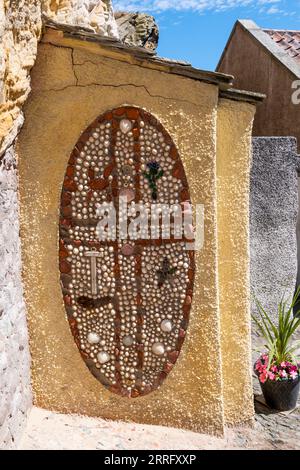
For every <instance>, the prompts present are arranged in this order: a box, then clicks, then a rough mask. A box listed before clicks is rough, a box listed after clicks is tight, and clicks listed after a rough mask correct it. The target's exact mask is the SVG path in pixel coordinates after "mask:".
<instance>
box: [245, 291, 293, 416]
mask: <svg viewBox="0 0 300 470" xmlns="http://www.w3.org/2000/svg"><path fill="white" fill-rule="evenodd" d="M299 296H300V288H298V289H297V292H296V294H295V295H294V297H293V300H292V303H291V304H290V305H288V303H287V301H286V300H284V298H283V299H282V300H281V301H280V303H279V306H278V323H277V324H275V323H274V322H273V321H272V320H271V318H270V316H269V315H268V313H267V312H266V311H265V309H264V308H263V307H262V305H261V303H260V302H259V301H258V300H257V299H255V302H256V306H257V314H256V315H253V316H252V317H253V320H254V322H255V324H256V325H257V327H258V329H259V331H260V333H261V335H262V336H263V338H264V339H265V340H266V344H265V347H266V351H265V353H264V354H261V356H260V357H259V359H258V360H257V361H256V362H255V365H254V370H255V373H256V375H257V376H258V379H259V382H260V386H261V389H262V392H263V395H264V398H265V400H266V403H267V405H269V406H270V407H271V408H273V409H275V410H280V411H288V410H292V409H294V408H295V407H296V406H297V400H298V397H299V391H300V363H299V361H297V359H296V357H295V356H294V353H295V351H296V350H297V349H298V348H299V347H300V341H293V335H294V334H295V332H296V331H297V330H298V328H299V326H300V318H297V316H294V315H293V309H294V307H295V305H296V303H297V302H298V300H299ZM298 313H299V312H298Z"/></svg>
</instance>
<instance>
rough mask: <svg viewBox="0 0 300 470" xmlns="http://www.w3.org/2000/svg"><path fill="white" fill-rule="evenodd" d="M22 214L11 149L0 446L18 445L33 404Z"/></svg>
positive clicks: (2, 275) (1, 246) (1, 185)
mask: <svg viewBox="0 0 300 470" xmlns="http://www.w3.org/2000/svg"><path fill="white" fill-rule="evenodd" d="M18 215H19V214H18V196H17V172H16V161H15V156H14V151H13V149H12V148H10V149H9V150H8V151H7V152H6V154H5V156H4V158H3V159H2V161H1V163H0V449H11V448H14V447H15V446H16V445H17V444H18V440H19V438H20V436H21V433H22V430H23V427H24V425H25V422H26V414H27V411H28V409H29V408H30V406H31V390H30V356H29V346H28V335H27V326H26V316H25V315H26V314H25V305H24V301H23V289H22V282H21V257H20V241H19V220H18Z"/></svg>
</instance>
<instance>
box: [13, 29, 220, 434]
mask: <svg viewBox="0 0 300 470" xmlns="http://www.w3.org/2000/svg"><path fill="white" fill-rule="evenodd" d="M49 34H50V33H49ZM47 40H48V41H50V40H51V44H49V43H47ZM55 44H56V45H57V46H59V47H55ZM106 54H108V52H107V51H106ZM112 54H113V57H112V58H109V57H105V55H103V54H102V53H101V47H100V46H99V45H98V44H93V43H88V42H86V41H79V40H75V39H72V40H71V39H62V38H61V36H60V35H59V33H56V32H55V31H53V30H52V31H51V35H50V36H47V35H46V36H45V37H44V39H43V43H41V44H40V46H39V54H38V59H37V63H36V65H35V67H34V69H33V74H32V88H33V91H32V94H31V96H30V98H29V100H28V101H27V103H26V108H25V116H26V120H25V125H24V127H23V129H22V132H21V134H20V138H19V144H18V154H19V158H20V192H21V210H22V213H21V219H22V247H23V263H24V280H25V291H26V301H27V306H28V320H29V327H30V335H31V353H32V359H33V366H32V380H33V389H34V396H35V403H36V404H37V405H39V406H42V407H46V408H50V409H55V410H59V411H63V412H77V413H85V414H88V415H93V416H102V417H105V418H112V419H123V420H126V421H127V420H131V421H137V422H144V423H156V424H158V423H160V424H164V425H168V426H182V427H187V428H191V429H194V430H198V431H206V432H214V433H222V432H223V425H224V422H223V407H222V379H221V356H220V330H219V317H218V315H219V313H218V288H217V244H216V230H217V226H216V170H215V165H216V163H215V161H216V146H215V135H216V108H217V102H218V87H217V86H213V85H208V84H205V83H201V82H197V81H194V80H190V79H186V78H183V77H178V76H175V75H170V74H168V73H165V72H160V71H157V70H153V69H146V68H143V67H141V66H140V65H138V64H137V65H135V64H134V63H128V62H127V59H126V57H127V56H126V55H123V56H121V57H120V56H118V55H117V54H116V53H112ZM49 57H51V61H50V60H49ZM72 57H73V60H72ZM129 60H130V61H131V59H128V61H129ZM54 75H55V76H54ZM122 104H130V105H135V106H138V107H143V108H146V109H147V110H148V111H149V112H151V113H152V114H153V115H155V116H156V117H157V118H158V119H159V120H160V122H161V123H162V125H163V126H165V128H166V129H167V130H168V132H169V133H170V135H171V137H172V138H173V139H174V142H175V143H176V145H177V147H178V149H179V152H180V155H181V158H182V160H183V163H184V165H185V170H186V173H187V177H188V180H189V185H190V190H191V194H192V200H193V202H195V203H196V202H197V203H204V204H205V210H206V225H205V231H206V233H205V246H204V249H203V250H202V251H201V252H199V253H197V265H198V269H197V275H196V281H195V289H194V293H195V297H194V303H193V309H192V313H191V321H190V326H189V330H188V334H187V339H186V341H185V343H184V346H183V351H182V353H181V355H180V357H179V360H178V362H177V364H176V367H175V368H174V370H173V371H172V373H170V374H169V376H168V378H167V379H166V381H165V382H164V384H163V386H162V387H161V388H160V389H159V390H157V391H155V392H153V393H151V394H149V395H147V396H145V397H142V398H138V399H131V400H128V399H124V398H122V397H119V396H118V395H115V394H112V393H111V392H109V391H107V390H106V389H105V388H104V387H103V386H102V385H101V384H100V383H99V382H98V381H97V380H96V379H95V378H94V377H93V376H92V375H91V374H90V372H89V370H88V369H87V368H86V366H85V364H84V362H83V361H82V359H81V357H80V354H79V352H78V349H77V347H76V345H75V343H74V341H73V338H72V336H71V333H70V330H69V327H68V323H67V319H66V313H65V309H64V306H63V299H62V295H61V287H60V283H59V269H58V222H59V206H60V195H61V188H62V183H63V177H64V174H65V171H66V166H67V162H68V159H69V156H70V153H71V151H72V149H73V147H74V145H75V144H76V142H77V140H78V137H79V135H80V134H81V133H82V132H83V130H84V129H85V128H86V127H87V126H88V125H89V124H90V123H91V122H92V121H93V120H94V119H95V118H96V117H97V116H98V115H100V114H102V113H103V112H105V111H106V110H109V109H112V108H115V107H118V106H121V105H122ZM33 129H34V134H33ZM45 129H47V132H45ZM199 136H201V138H199Z"/></svg>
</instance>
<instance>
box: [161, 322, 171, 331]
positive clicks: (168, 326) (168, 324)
mask: <svg viewBox="0 0 300 470" xmlns="http://www.w3.org/2000/svg"><path fill="white" fill-rule="evenodd" d="M160 327H161V329H162V331H164V332H165V333H170V332H171V331H172V328H173V324H172V322H171V321H170V320H163V321H162V322H161V324H160Z"/></svg>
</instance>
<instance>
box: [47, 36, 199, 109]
mask: <svg viewBox="0 0 300 470" xmlns="http://www.w3.org/2000/svg"><path fill="white" fill-rule="evenodd" d="M44 44H50V45H51V46H53V47H59V48H61V49H69V50H70V52H71V62H72V70H73V74H74V77H75V80H76V84H75V85H66V86H65V87H62V88H48V89H45V90H43V92H51V91H53V92H59V91H65V90H67V89H68V88H74V87H79V88H87V87H91V86H99V87H104V88H122V87H127V86H132V87H135V88H143V89H144V90H145V91H146V93H147V94H148V95H149V96H150V97H151V98H161V99H163V100H169V101H175V100H176V101H179V102H180V103H186V104H189V105H192V106H198V105H197V104H196V103H193V102H192V101H188V100H183V99H180V98H175V97H174V98H171V97H169V96H162V95H153V94H152V93H150V91H149V90H148V88H147V87H146V85H136V84H135V83H120V84H118V85H112V84H109V85H108V84H104V83H93V82H92V83H87V84H86V85H81V84H80V83H79V78H78V76H77V74H76V71H75V67H80V66H83V65H85V64H86V63H91V64H93V65H95V66H98V65H101V64H97V63H95V62H93V61H91V60H86V61H84V62H82V63H76V62H75V61H74V48H73V47H70V46H60V45H56V44H53V43H52V42H47V43H44ZM112 60H118V59H112ZM119 62H120V61H119ZM121 62H123V61H121ZM131 65H133V66H136V67H142V66H141V65H138V64H131ZM158 73H167V72H164V71H158Z"/></svg>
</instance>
